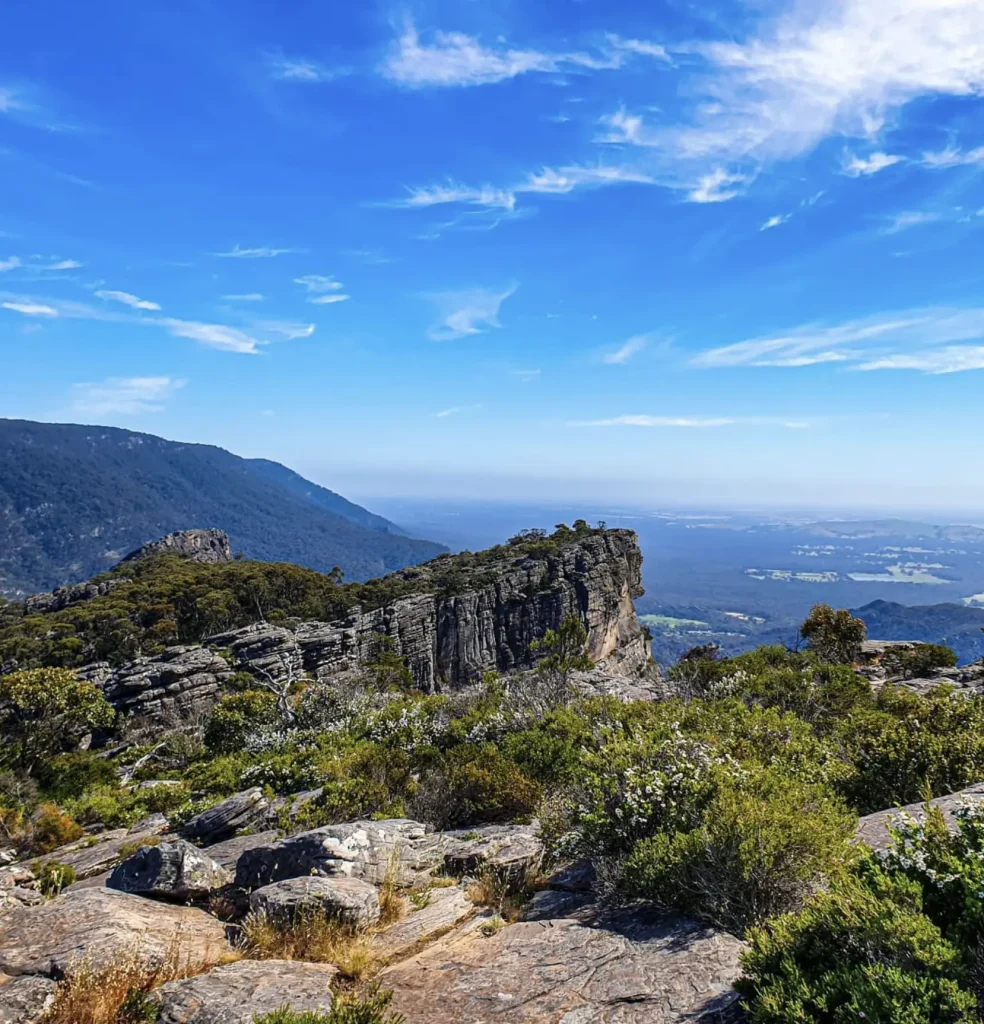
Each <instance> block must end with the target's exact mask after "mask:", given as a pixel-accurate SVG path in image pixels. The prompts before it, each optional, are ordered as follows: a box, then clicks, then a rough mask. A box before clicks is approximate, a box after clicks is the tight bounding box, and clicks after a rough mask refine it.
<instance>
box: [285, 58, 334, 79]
mask: <svg viewBox="0 0 984 1024" xmlns="http://www.w3.org/2000/svg"><path fill="white" fill-rule="evenodd" d="M268 63H269V68H270V74H271V76H272V77H273V78H277V79H280V80H281V81H285V82H328V81H331V79H333V78H338V77H339V76H340V75H345V74H347V73H348V69H346V68H329V67H326V66H325V65H324V64H321V63H320V62H319V61H316V60H308V59H306V58H303V57H271V58H270V59H269V62H268Z"/></svg>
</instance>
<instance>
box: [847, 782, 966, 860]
mask: <svg viewBox="0 0 984 1024" xmlns="http://www.w3.org/2000/svg"><path fill="white" fill-rule="evenodd" d="M981 801H984V782H979V783H977V784H976V785H973V786H969V787H968V788H967V789H961V790H959V791H958V792H956V793H950V794H949V795H948V796H940V797H937V798H936V799H935V800H931V801H930V803H931V804H932V805H933V806H934V807H938V808H939V809H940V810H941V811H942V812H943V816H944V818H946V821H947V824H948V825H949V826H950V828H951V829H953V830H954V831H956V827H957V826H956V818H955V813H956V811H957V810H959V809H960V808H961V807H964V806H967V805H971V806H973V805H976V804H979V803H981ZM902 812H904V813H906V814H909V815H911V816H912V817H913V818H915V819H916V821H922V820H923V818H924V817H925V813H924V811H923V804H922V803H921V802H920V803H916V804H908V805H906V806H905V807H901V808H899V807H890V808H888V809H887V810H884V811H876V812H875V813H874V814H868V815H865V817H863V818H862V819H861V820H860V822H859V823H858V830H857V833H856V834H857V838H858V839H859V840H860V841H861V842H863V843H866V844H867V845H868V846H870V847H871V848H872V849H873V850H885V849H887V848H888V847H889V846H890V845H891V842H892V839H891V836H890V835H889V832H888V828H889V825H891V824H894V823H895V822H896V821H898V818H899V815H900V813H902Z"/></svg>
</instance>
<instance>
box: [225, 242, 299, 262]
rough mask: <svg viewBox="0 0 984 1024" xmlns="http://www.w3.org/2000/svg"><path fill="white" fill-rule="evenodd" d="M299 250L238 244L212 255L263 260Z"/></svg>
mask: <svg viewBox="0 0 984 1024" xmlns="http://www.w3.org/2000/svg"><path fill="white" fill-rule="evenodd" d="M300 251H301V250H300V249H271V248H268V247H266V246H260V247H258V248H255V249H242V248H240V247H239V246H238V245H234V246H233V247H232V248H231V249H230V250H229V251H228V252H213V253H212V255H213V256H221V257H222V258H223V259H239V260H263V259H272V258H273V257H274V256H284V255H286V254H287V253H293V252H300Z"/></svg>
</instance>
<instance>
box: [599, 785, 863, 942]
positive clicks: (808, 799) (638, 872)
mask: <svg viewBox="0 0 984 1024" xmlns="http://www.w3.org/2000/svg"><path fill="white" fill-rule="evenodd" d="M855 823H856V818H855V817H854V815H852V814H851V813H850V812H848V811H847V810H846V809H845V807H844V806H843V804H841V802H840V801H839V800H838V799H837V798H836V797H834V796H833V794H832V793H831V791H830V790H829V789H827V788H826V787H823V786H812V785H809V784H807V783H803V782H798V781H796V780H794V779H791V778H789V777H788V776H782V775H780V774H779V773H777V772H775V771H764V772H761V773H759V774H757V775H756V776H754V777H752V778H751V779H749V780H747V781H746V782H743V783H740V784H732V785H725V786H721V787H720V788H719V789H718V791H717V793H716V795H715V797H714V799H713V800H712V801H711V802H710V803H709V804H708V805H707V807H706V809H705V811H704V813H703V816H702V822H701V824H700V825H699V826H698V827H696V828H693V829H690V830H689V831H673V832H661V833H659V834H657V835H654V836H653V837H652V838H650V839H646V840H643V841H642V842H640V843H639V844H638V845H637V846H636V847H635V849H634V850H633V852H632V853H631V854H630V855H629V857H628V858H627V860H626V862H625V864H624V867H623V869H622V873H621V878H620V880H619V890H620V894H621V895H622V896H623V897H624V898H627V899H630V900H631V899H644V900H648V901H650V902H652V903H655V904H657V905H659V906H662V907H665V908H667V909H671V910H676V911H680V912H682V913H685V914H690V915H694V916H697V917H700V918H703V919H704V920H707V921H710V922H711V923H713V924H715V925H717V926H719V927H722V928H726V929H727V930H729V931H732V932H734V933H735V934H738V935H741V934H742V933H743V932H744V931H745V930H746V929H747V928H748V927H749V926H751V925H753V924H760V923H761V922H762V921H764V920H766V919H767V918H769V917H772V916H773V915H775V914H779V913H784V912H787V911H790V910H793V909H796V908H797V907H798V906H799V905H800V904H801V903H802V901H803V900H804V899H805V898H806V896H807V895H808V894H809V893H810V892H811V890H812V889H814V888H815V887H816V886H817V885H818V884H820V883H821V882H823V881H824V880H825V879H827V878H829V877H831V876H832V875H835V874H837V873H838V872H839V871H841V870H843V869H844V867H845V865H846V864H847V863H848V862H849V860H850V859H851V852H850V851H851V847H850V840H851V838H852V836H853V833H854V826H855Z"/></svg>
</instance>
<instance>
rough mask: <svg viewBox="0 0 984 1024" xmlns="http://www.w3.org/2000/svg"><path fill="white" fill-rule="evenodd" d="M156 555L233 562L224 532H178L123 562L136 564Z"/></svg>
mask: <svg viewBox="0 0 984 1024" xmlns="http://www.w3.org/2000/svg"><path fill="white" fill-rule="evenodd" d="M154 555H178V556H179V557H181V558H187V559H188V560H189V561H191V562H212V563H214V562H231V561H232V548H231V547H230V546H229V537H228V534H226V532H225V531H224V530H178V531H177V532H176V533H169V534H168V535H167V536H166V537H161V539H160V540H154V541H151V542H150V543H149V544H144V545H143V547H140V548H137V550H136V551H131V552H130V554H128V555H127V556H126V557H125V558H123V560H122V561H123V562H136V561H139V560H140V559H142V558H152V557H153V556H154ZM121 564H122V563H121Z"/></svg>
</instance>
